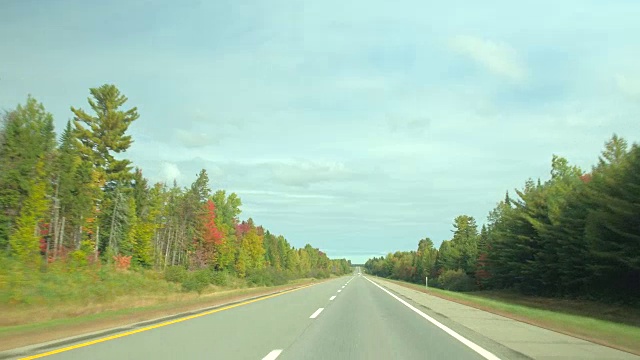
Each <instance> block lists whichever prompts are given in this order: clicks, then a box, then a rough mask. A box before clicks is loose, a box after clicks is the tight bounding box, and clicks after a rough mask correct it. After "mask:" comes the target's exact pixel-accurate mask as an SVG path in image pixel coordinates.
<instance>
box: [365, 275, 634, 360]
mask: <svg viewBox="0 0 640 360" xmlns="http://www.w3.org/2000/svg"><path fill="white" fill-rule="evenodd" d="M367 276H371V275H367ZM384 280H387V281H391V282H393V283H396V284H398V285H402V286H405V287H408V288H412V289H415V290H418V291H421V292H425V293H427V294H429V295H433V296H437V297H440V298H443V299H447V300H451V301H455V302H458V303H461V304H464V305H468V306H471V307H474V308H477V309H481V310H485V311H488V312H492V313H495V314H498V315H502V316H505V317H509V318H512V319H514V320H518V321H522V322H525V323H528V324H532V325H536V326H540V327H543V328H546V329H550V330H553V331H557V332H560V333H563V334H567V335H570V336H574V337H578V338H581V339H585V340H588V341H592V342H595V343H598V344H602V345H605V346H609V347H613V348H617V349H620V350H624V351H627V352H631V353H634V354H638V355H640V309H637V308H633V307H628V306H622V305H615V304H603V303H597V302H592V301H584V300H569V299H555V298H542V297H532V296H524V295H520V294H516V293H510V292H498V291H478V292H473V293H458V292H452V291H446V290H441V289H436V288H429V289H426V288H425V286H424V285H417V284H413V283H407V282H404V281H397V280H390V279H384Z"/></svg>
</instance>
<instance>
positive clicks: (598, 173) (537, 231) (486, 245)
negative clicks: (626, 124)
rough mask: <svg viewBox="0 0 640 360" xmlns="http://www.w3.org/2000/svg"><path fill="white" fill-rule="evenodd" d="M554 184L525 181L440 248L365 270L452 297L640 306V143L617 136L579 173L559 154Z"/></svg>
mask: <svg viewBox="0 0 640 360" xmlns="http://www.w3.org/2000/svg"><path fill="white" fill-rule="evenodd" d="M550 175H551V177H550V179H549V180H548V181H545V182H541V181H540V179H538V180H537V181H534V180H533V179H529V180H527V181H526V182H525V184H524V187H523V188H522V189H516V190H515V194H516V195H517V196H516V197H515V198H512V197H511V196H510V195H509V193H508V192H507V194H506V196H505V198H504V199H503V200H502V201H500V202H498V203H497V205H496V207H495V208H494V209H493V210H491V211H490V213H489V215H488V217H487V221H486V223H485V224H484V225H482V227H481V228H480V230H479V231H478V225H477V224H476V221H475V219H474V218H473V217H471V216H467V215H461V216H458V217H456V218H455V220H454V222H453V237H452V238H451V239H450V240H445V241H443V242H442V244H441V245H440V247H439V248H438V249H435V248H434V245H433V242H432V241H431V240H430V239H428V238H425V239H422V240H420V242H419V243H418V249H417V250H415V251H398V252H395V253H390V254H388V255H387V256H386V257H380V258H372V259H369V260H368V261H367V262H366V264H365V268H366V269H367V271H368V272H370V273H372V274H375V275H379V276H383V277H390V278H395V279H400V280H405V281H412V282H416V283H424V281H425V277H429V279H430V280H429V285H434V286H438V287H442V288H445V289H450V290H460V291H469V290H484V289H512V290H515V291H518V292H520V293H523V294H530V295H540V296H553V297H579V298H591V299H600V300H617V301H625V302H631V303H635V304H637V303H638V299H640V146H638V144H635V143H634V144H633V145H631V146H629V144H628V143H627V141H626V140H624V139H623V138H621V137H619V136H617V135H613V136H612V138H611V139H610V140H608V141H607V142H606V143H605V148H604V150H603V151H602V153H601V156H600V157H599V159H598V162H597V164H596V165H594V166H592V168H591V169H590V171H588V172H587V171H583V170H582V169H580V168H579V167H577V166H574V165H571V164H569V162H568V161H567V160H566V159H565V158H563V157H560V156H557V155H554V156H553V158H552V161H551V171H550Z"/></svg>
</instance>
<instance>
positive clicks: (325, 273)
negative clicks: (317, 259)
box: [309, 269, 331, 279]
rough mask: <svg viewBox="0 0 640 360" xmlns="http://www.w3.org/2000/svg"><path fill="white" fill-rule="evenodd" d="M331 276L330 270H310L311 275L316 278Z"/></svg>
mask: <svg viewBox="0 0 640 360" xmlns="http://www.w3.org/2000/svg"><path fill="white" fill-rule="evenodd" d="M330 276H331V273H329V271H328V270H321V269H313V270H311V271H309V277H312V278H316V279H328V278H329V277H330Z"/></svg>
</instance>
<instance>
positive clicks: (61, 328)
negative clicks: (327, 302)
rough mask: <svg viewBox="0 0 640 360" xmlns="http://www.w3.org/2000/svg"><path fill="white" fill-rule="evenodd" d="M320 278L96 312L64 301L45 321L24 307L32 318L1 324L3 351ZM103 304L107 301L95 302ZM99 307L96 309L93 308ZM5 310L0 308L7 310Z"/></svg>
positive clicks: (127, 303) (128, 303)
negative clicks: (78, 310) (73, 309)
mask: <svg viewBox="0 0 640 360" xmlns="http://www.w3.org/2000/svg"><path fill="white" fill-rule="evenodd" d="M316 281H317V280H316V279H308V278H307V279H296V280H292V281H290V282H289V283H287V284H285V285H279V286H259V287H242V288H237V289H230V290H229V289H227V290H222V289H216V288H215V287H214V286H211V287H210V288H209V289H207V292H204V293H203V294H200V295H198V294H195V293H186V294H185V293H182V292H180V293H176V294H173V296H162V297H156V298H154V299H153V300H154V302H153V303H152V304H151V305H138V304H136V301H137V299H136V297H128V298H124V299H120V300H121V301H120V302H118V303H116V304H112V305H113V306H112V307H114V308H113V309H111V310H105V311H99V312H93V313H90V314H83V315H76V316H66V315H65V314H64V311H65V309H66V308H67V307H63V305H62V304H60V305H58V306H54V307H51V308H49V309H47V310H48V311H50V312H58V313H59V317H58V318H53V319H47V320H43V321H33V319H34V314H33V311H37V310H41V307H34V306H31V307H28V308H25V309H22V310H21V311H20V312H21V313H20V314H17V316H18V318H22V319H24V320H26V319H30V320H31V321H30V322H24V323H20V324H16V325H11V326H0V344H3V343H4V344H5V346H1V345H0V351H2V350H6V349H8V348H9V347H7V346H9V344H11V347H19V346H24V345H29V344H33V343H38V342H44V341H50V340H54V339H57V338H61V337H67V336H74V335H78V334H83V333H87V332H91V331H98V330H101V329H108V328H113V327H117V326H122V325H126V324H130V323H134V322H139V321H145V320H151V319H156V318H160V317H164V316H170V315H175V314H179V313H181V312H186V311H193V310H198V309H201V308H205V307H208V306H212V305H219V304H222V303H225V302H229V301H236V300H241V299H242V298H246V297H251V296H260V295H263V294H267V293H273V292H277V291H280V290H284V289H287V288H291V287H295V286H298V285H305V284H309V283H313V282H316ZM95 305H96V306H98V307H99V306H102V305H104V304H95ZM92 310H94V311H95V310H96V308H95V307H94V308H92ZM3 311H4V309H0V312H3ZM37 318H38V317H37V315H36V317H35V319H37Z"/></svg>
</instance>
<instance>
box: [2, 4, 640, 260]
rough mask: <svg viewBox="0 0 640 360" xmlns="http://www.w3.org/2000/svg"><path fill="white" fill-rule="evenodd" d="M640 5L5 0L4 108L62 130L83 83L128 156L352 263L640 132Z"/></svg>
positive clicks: (411, 242)
mask: <svg viewBox="0 0 640 360" xmlns="http://www.w3.org/2000/svg"><path fill="white" fill-rule="evenodd" d="M639 18H640V1H637V0H610V1H600V0H598V1H596V0H579V1H578V0H565V1H561V2H557V1H549V0H541V1H527V2H514V1H483V2H472V1H460V0H449V1H446V2H443V1H438V2H435V1H393V2H392V1H372V0H366V1H363V0H353V1H334V0H325V1H293V0H291V1H280V0H255V1H223V0H216V1H199V0H184V1H142V0H126V1H100V2H94V1H80V0H77V1H70V0H50V1H36V0H5V1H2V2H1V3H0V40H1V41H0V109H4V110H10V109H13V108H15V107H16V105H18V104H20V103H24V102H25V100H26V98H27V95H28V94H31V95H33V96H34V97H35V98H36V99H37V100H38V101H40V102H42V103H43V104H44V105H45V107H46V109H47V110H48V111H50V112H51V113H52V114H53V115H54V118H55V124H56V128H57V130H58V132H60V130H61V129H62V127H63V126H64V124H65V123H66V121H67V120H69V119H71V118H72V114H71V112H70V107H71V106H74V107H81V108H84V109H87V108H88V104H87V97H88V96H89V88H92V87H98V86H100V85H102V84H107V83H108V84H115V85H116V86H117V87H118V88H119V89H120V90H121V92H122V93H123V94H125V95H126V96H127V97H128V99H129V101H128V102H127V104H126V105H125V107H126V108H129V107H133V106H136V107H137V108H138V112H139V113H140V118H139V119H138V120H136V122H134V123H133V124H132V125H131V127H130V129H129V130H130V134H131V135H132V136H133V139H134V144H133V145H132V146H131V148H130V149H129V150H128V151H127V153H126V156H127V157H128V158H129V159H131V160H132V161H133V162H134V164H135V165H136V166H139V167H140V168H142V170H143V173H144V174H145V176H146V177H148V178H149V179H150V180H151V181H153V182H156V181H166V182H169V183H171V182H172V181H173V180H174V179H175V180H176V181H177V182H178V184H180V185H181V186H188V185H190V183H191V182H192V181H193V180H195V176H196V174H197V173H198V172H199V171H200V169H206V170H207V172H208V174H209V177H210V179H211V187H212V189H214V190H216V189H225V190H227V191H228V192H235V193H237V194H238V195H239V196H240V198H241V199H242V204H243V205H242V207H241V209H242V215H241V216H242V218H248V217H251V218H253V219H254V221H255V222H256V223H258V224H262V225H263V226H265V228H267V229H269V230H270V231H271V232H273V233H277V234H283V235H284V236H285V237H286V238H287V239H288V240H289V241H290V243H292V244H293V245H294V246H296V247H301V246H304V245H305V244H306V243H310V244H312V245H313V246H314V247H318V248H320V249H321V250H323V251H325V252H327V254H328V255H329V256H330V257H333V258H343V257H346V258H348V259H350V260H352V261H353V262H355V263H363V262H364V261H366V259H368V258H370V257H373V256H383V255H386V254H387V253H388V252H394V251H397V250H413V249H416V248H417V243H418V241H419V240H420V239H421V238H424V237H429V238H431V239H432V240H433V241H434V243H435V244H436V245H439V244H440V243H441V242H442V241H443V240H447V239H450V238H451V235H452V223H453V219H454V218H455V217H456V216H458V215H462V214H467V215H471V216H473V217H475V218H476V220H477V222H478V224H479V225H481V224H483V223H484V222H485V221H486V217H487V214H488V213H489V211H490V210H491V209H492V208H494V207H495V205H496V204H497V203H498V202H499V201H500V200H501V199H503V198H504V195H505V192H506V191H507V190H509V191H511V193H513V191H514V189H516V188H522V186H523V185H524V183H525V181H526V180H527V179H528V178H533V179H537V178H540V179H542V180H543V181H544V180H546V179H548V178H549V171H550V167H551V158H552V155H553V154H557V155H560V156H564V157H566V158H567V159H568V160H569V162H570V163H572V164H575V165H578V166H580V167H581V168H582V169H585V171H588V170H589V169H590V167H591V166H592V165H593V164H595V163H596V161H597V159H598V155H599V153H600V152H601V151H602V149H603V147H604V143H605V142H606V141H607V140H608V139H609V138H610V137H611V136H612V135H613V134H614V133H616V134H618V135H620V136H622V137H623V138H625V139H626V140H627V141H629V142H630V143H634V142H637V141H638V139H639V138H640V127H639V126H638V124H639V121H640V118H639V116H638V115H639V114H640V67H638V59H640V41H638V38H640V21H638V19H639Z"/></svg>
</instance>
